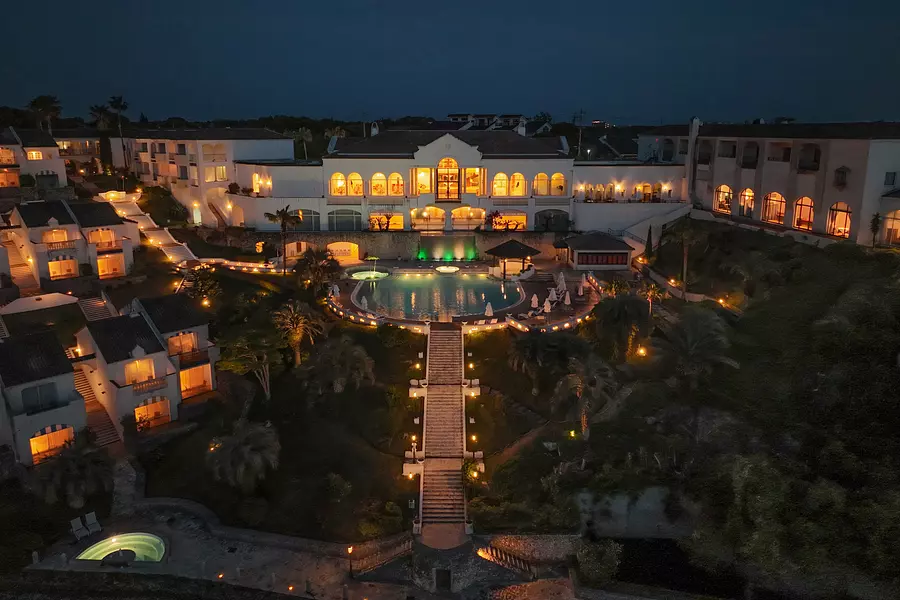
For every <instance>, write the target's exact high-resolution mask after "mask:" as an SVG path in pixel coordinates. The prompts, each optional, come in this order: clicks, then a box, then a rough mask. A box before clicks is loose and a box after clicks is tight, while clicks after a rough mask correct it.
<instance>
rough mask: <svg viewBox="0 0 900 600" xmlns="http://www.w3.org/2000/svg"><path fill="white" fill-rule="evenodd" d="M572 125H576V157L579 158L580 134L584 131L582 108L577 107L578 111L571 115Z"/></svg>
mask: <svg viewBox="0 0 900 600" xmlns="http://www.w3.org/2000/svg"><path fill="white" fill-rule="evenodd" d="M572 125H577V126H578V154H577V157H578V158H581V134H582V132H583V131H584V109H583V108H579V109H578V112H576V113H575V114H573V115H572Z"/></svg>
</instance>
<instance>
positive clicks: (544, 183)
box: [534, 173, 550, 196]
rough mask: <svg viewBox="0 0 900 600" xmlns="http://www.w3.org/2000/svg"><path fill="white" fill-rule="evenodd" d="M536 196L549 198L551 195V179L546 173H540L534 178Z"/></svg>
mask: <svg viewBox="0 0 900 600" xmlns="http://www.w3.org/2000/svg"><path fill="white" fill-rule="evenodd" d="M534 195H535V196H549V195H550V178H549V177H547V174H546V173H538V174H537V175H535V177H534Z"/></svg>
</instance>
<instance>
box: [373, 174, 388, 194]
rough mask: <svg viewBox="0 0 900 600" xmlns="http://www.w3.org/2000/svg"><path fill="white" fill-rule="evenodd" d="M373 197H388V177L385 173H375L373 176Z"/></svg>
mask: <svg viewBox="0 0 900 600" xmlns="http://www.w3.org/2000/svg"><path fill="white" fill-rule="evenodd" d="M371 185H372V190H371V191H372V195H373V196H387V177H385V176H384V173H375V174H374V175H372V184H371Z"/></svg>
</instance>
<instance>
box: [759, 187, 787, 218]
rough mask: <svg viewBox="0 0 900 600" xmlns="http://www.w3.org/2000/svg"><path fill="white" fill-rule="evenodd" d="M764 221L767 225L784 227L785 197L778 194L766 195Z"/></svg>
mask: <svg viewBox="0 0 900 600" xmlns="http://www.w3.org/2000/svg"><path fill="white" fill-rule="evenodd" d="M762 220H763V221H765V222H766V223H775V224H777V225H784V196H782V195H781V194H779V193H778V192H772V193H771V194H766V197H765V198H764V199H763V215H762Z"/></svg>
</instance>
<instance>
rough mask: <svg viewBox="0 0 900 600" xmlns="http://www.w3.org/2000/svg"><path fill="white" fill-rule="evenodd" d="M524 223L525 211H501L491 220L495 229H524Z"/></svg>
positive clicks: (525, 223)
mask: <svg viewBox="0 0 900 600" xmlns="http://www.w3.org/2000/svg"><path fill="white" fill-rule="evenodd" d="M526 225H527V219H526V216H525V213H520V212H502V213H500V215H499V217H497V218H495V219H494V222H493V227H494V230H495V231H499V230H502V231H524V230H525V226H526Z"/></svg>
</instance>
